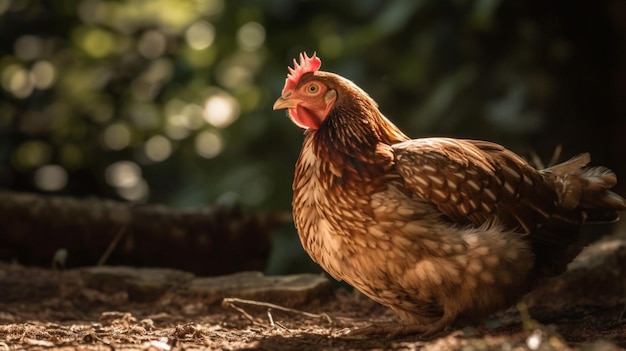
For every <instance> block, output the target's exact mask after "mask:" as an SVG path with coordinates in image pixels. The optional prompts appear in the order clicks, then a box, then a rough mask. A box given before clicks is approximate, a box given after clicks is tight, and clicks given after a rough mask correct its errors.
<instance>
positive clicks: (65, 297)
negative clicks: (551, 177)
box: [0, 246, 626, 351]
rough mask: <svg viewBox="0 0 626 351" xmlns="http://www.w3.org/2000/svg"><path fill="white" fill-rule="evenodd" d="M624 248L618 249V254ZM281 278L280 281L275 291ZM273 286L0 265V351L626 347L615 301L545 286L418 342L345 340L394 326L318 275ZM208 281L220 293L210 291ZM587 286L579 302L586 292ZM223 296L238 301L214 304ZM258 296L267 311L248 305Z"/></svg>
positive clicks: (248, 279) (168, 274) (240, 278)
mask: <svg viewBox="0 0 626 351" xmlns="http://www.w3.org/2000/svg"><path fill="white" fill-rule="evenodd" d="M625 247H626V246H625ZM623 248H624V247H621V246H620V249H619V250H618V251H620V252H621V253H622V254H623V251H624V250H623ZM620 255H621V254H620ZM611 257H613V256H611ZM613 258H615V257H613ZM622 258H623V256H619V257H618V261H617V262H616V263H617V264H618V265H623V262H624V261H623V260H622ZM603 266H606V264H603ZM596 276H597V275H596ZM294 277H295V278H294ZM283 278H284V279H286V280H285V281H287V282H288V284H286V285H285V284H283V283H280V279H283ZM283 278H274V277H262V276H261V275H260V274H256V275H255V274H252V275H250V274H243V275H241V274H239V275H237V274H236V275H232V276H228V277H221V278H210V279H211V280H204V281H201V279H200V280H198V279H196V278H193V275H191V274H189V273H185V272H180V271H172V270H158V269H154V270H151V269H136V268H128V267H100V268H99V267H92V268H87V269H69V270H62V271H58V270H50V269H43V268H33V267H23V266H20V265H15V264H0V351H1V350H24V349H29V350H31V349H41V350H52V349H54V350H155V351H158V350H161V351H167V350H194V349H205V350H246V349H248V350H251V349H255V350H256V349H262V350H455V349H462V350H571V349H581V350H605V349H606V350H619V349H623V348H626V319H625V317H624V306H625V303H626V297H624V296H623V294H622V295H619V296H613V297H610V296H608V297H607V296H604V297H601V298H587V299H585V298H583V299H581V298H580V294H575V295H576V296H577V297H576V300H577V301H576V302H575V303H572V302H571V298H572V296H574V295H571V294H565V295H564V296H559V297H558V298H556V299H555V298H544V297H545V296H551V294H552V293H551V292H550V291H553V290H550V289H551V288H546V289H543V291H542V292H539V295H537V296H535V297H534V298H530V299H527V303H526V304H525V305H521V306H522V307H518V308H511V309H509V310H507V311H504V312H502V313H499V314H497V315H495V316H494V317H492V318H491V319H490V320H489V321H488V322H486V323H483V324H481V325H478V326H473V327H464V328H463V329H454V330H451V331H448V332H445V333H442V334H441V335H437V336H434V337H433V338H430V339H429V340H420V339H419V338H418V337H416V336H405V337H399V338H381V337H362V336H361V337H355V336H350V335H349V334H348V333H347V332H348V331H350V330H353V329H355V328H361V327H364V326H367V325H370V324H372V323H381V322H393V321H397V319H396V317H395V316H394V315H393V313H391V312H390V311H388V310H387V309H386V308H383V307H381V306H379V305H377V304H376V303H374V302H372V301H371V300H369V299H367V298H365V297H364V296H362V295H360V294H358V293H352V292H348V291H345V290H341V289H339V290H337V289H332V288H331V285H330V283H329V282H328V281H327V280H326V278H324V277H321V276H319V275H301V276H285V277H283ZM194 279H196V280H194ZM202 279H204V278H202ZM215 279H217V280H215ZM255 279H257V280H259V279H260V282H259V281H255ZM263 279H265V283H267V282H268V281H269V282H270V285H272V284H273V285H280V286H281V287H279V288H278V289H277V290H271V289H269V290H268V289H266V288H259V289H251V286H253V285H263V284H265V283H264V282H263ZM268 279H269V280H268ZM575 279H579V278H575ZM614 283H615V282H614ZM281 284H282V285H281ZM564 284H565V285H564ZM594 284H595V283H594ZM216 285H220V286H222V287H224V288H216V289H214V288H215V286H216ZM556 285H559V284H556ZM566 285H567V283H561V285H560V286H561V287H557V288H558V289H561V288H562V287H563V286H566ZM596 285H597V284H596ZM599 288H600V289H602V290H603V291H605V292H606V291H607V289H606V288H605V287H599ZM581 289H582V287H580V288H579V289H577V290H579V291H580V290H581ZM585 289H591V290H593V289H592V288H585ZM591 290H589V291H583V292H582V293H583V294H582V295H588V294H594V292H593V291H591ZM608 290H610V289H608ZM617 291H618V294H620V293H619V291H622V290H617ZM231 293H232V295H233V296H240V298H233V299H226V300H225V301H224V300H223V297H228V296H227V295H228V294H231ZM609 295H614V292H609ZM292 297H293V298H292ZM242 298H247V299H248V300H243V299H242ZM257 298H258V300H257ZM250 300H254V301H250ZM261 300H264V301H272V302H273V303H274V304H275V305H271V304H266V303H261V302H255V301H261ZM524 306H528V309H526V308H524Z"/></svg>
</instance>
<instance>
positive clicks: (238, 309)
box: [228, 304, 256, 323]
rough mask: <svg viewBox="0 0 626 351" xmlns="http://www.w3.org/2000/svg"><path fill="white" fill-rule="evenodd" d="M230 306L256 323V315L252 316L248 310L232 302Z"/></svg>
mask: <svg viewBox="0 0 626 351" xmlns="http://www.w3.org/2000/svg"><path fill="white" fill-rule="evenodd" d="M228 306H229V307H231V308H232V309H234V310H236V311H238V312H239V313H241V314H242V315H243V316H244V317H246V318H247V319H249V320H250V321H251V322H252V323H256V322H255V320H254V317H252V316H251V315H250V314H249V313H248V312H246V311H245V310H244V309H243V308H241V307H238V306H236V305H234V304H230V305H228Z"/></svg>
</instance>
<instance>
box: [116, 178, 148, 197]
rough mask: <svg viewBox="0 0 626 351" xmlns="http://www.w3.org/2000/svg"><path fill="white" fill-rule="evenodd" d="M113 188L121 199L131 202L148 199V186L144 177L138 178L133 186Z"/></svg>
mask: <svg viewBox="0 0 626 351" xmlns="http://www.w3.org/2000/svg"><path fill="white" fill-rule="evenodd" d="M115 190H116V191H117V194H118V195H119V196H121V197H122V198H123V199H125V200H128V201H132V202H146V201H148V195H150V187H149V186H148V182H146V180H145V179H140V180H139V182H137V184H135V185H134V186H131V187H123V188H117V189H115Z"/></svg>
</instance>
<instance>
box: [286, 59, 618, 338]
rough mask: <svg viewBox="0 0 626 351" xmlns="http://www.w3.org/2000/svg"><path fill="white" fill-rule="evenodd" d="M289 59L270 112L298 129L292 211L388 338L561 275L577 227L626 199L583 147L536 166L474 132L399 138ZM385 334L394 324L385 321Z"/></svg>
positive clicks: (312, 246) (431, 326)
mask: <svg viewBox="0 0 626 351" xmlns="http://www.w3.org/2000/svg"><path fill="white" fill-rule="evenodd" d="M320 66H321V61H320V59H319V58H317V57H316V55H315V54H313V57H311V58H309V57H307V56H306V55H302V54H301V55H300V62H299V63H298V62H296V60H294V68H293V69H292V68H289V74H288V76H287V80H286V82H285V87H284V89H283V91H282V94H281V97H280V98H279V99H278V100H277V101H276V103H275V104H274V109H275V110H276V109H283V108H286V109H288V115H289V117H290V118H291V119H292V121H293V122H294V123H295V124H296V125H298V126H300V127H302V128H305V129H306V131H305V139H304V145H303V147H302V151H301V153H300V157H299V159H298V161H297V164H296V174H295V179H294V183H293V191H294V195H293V214H294V220H295V224H296V227H297V230H298V233H299V236H300V239H301V241H302V245H303V246H304V248H305V250H306V251H307V252H308V253H309V255H310V256H311V258H312V259H313V260H314V261H315V262H317V263H318V264H319V265H321V266H322V268H324V270H326V271H327V272H328V273H329V274H330V275H332V276H333V277H334V278H336V279H338V280H344V281H346V282H347V283H349V284H351V285H352V286H354V287H355V288H356V289H358V290H360V291H361V292H362V293H364V294H365V295H367V296H369V297H370V298H372V299H373V300H375V301H377V302H379V303H381V304H383V305H385V306H388V307H389V308H391V309H392V310H394V311H395V312H396V313H397V314H398V315H399V316H400V317H401V318H402V319H403V320H404V321H405V322H406V325H404V326H402V327H399V328H398V329H393V330H394V331H396V332H398V333H413V332H421V333H433V332H437V331H440V330H442V329H445V328H447V327H449V326H451V325H452V324H453V323H454V322H455V321H457V320H459V319H476V318H479V317H484V316H487V315H488V314H490V313H492V312H495V311H497V310H498V309H501V308H504V307H507V306H509V305H511V304H512V303H514V302H516V301H517V300H519V299H520V298H521V297H522V296H523V295H524V294H525V293H527V292H528V291H530V290H531V289H532V288H533V287H534V286H536V285H537V283H539V282H541V281H543V280H545V279H546V278H548V277H552V276H555V275H558V274H561V273H563V272H564V271H565V270H566V268H567V264H568V263H569V262H571V261H572V260H573V259H574V257H576V255H577V254H578V253H579V252H580V251H581V249H582V247H583V243H582V241H581V239H580V235H579V233H578V232H579V228H580V226H581V225H583V224H585V223H593V222H611V221H615V220H617V219H618V211H620V210H624V209H626V201H625V200H624V199H623V198H622V197H620V196H619V195H617V194H615V193H613V192H611V191H610V190H609V189H610V188H611V187H613V186H614V185H615V183H616V177H615V174H614V173H613V172H612V171H610V170H609V169H607V168H603V167H594V168H587V167H586V165H587V163H588V162H589V155H588V154H583V155H580V156H578V157H575V158H573V159H571V160H569V161H567V162H565V163H561V164H559V165H556V166H553V167H550V168H547V169H542V170H537V169H535V168H534V167H532V166H531V165H529V164H528V163H527V162H525V161H524V160H523V159H522V158H520V157H519V156H517V155H516V154H514V153H513V152H511V151H509V150H507V149H505V148H504V147H502V146H500V145H497V144H494V143H490V142H486V141H477V140H459V139H451V138H423V139H415V140H410V139H409V138H408V137H407V136H406V135H405V134H404V133H402V132H401V131H400V130H399V129H398V128H397V127H396V126H395V125H394V124H393V123H391V122H390V121H389V120H388V119H387V118H386V117H385V116H383V114H381V112H380V111H379V110H378V107H377V104H376V102H374V100H373V99H372V98H370V97H369V96H368V95H367V94H366V93H365V92H364V91H363V90H361V89H360V88H359V87H357V86H356V85H355V84H354V83H352V82H351V81H350V80H348V79H345V78H343V77H341V76H338V75H336V74H333V73H328V72H323V71H319V67H320ZM385 332H391V329H390V330H385Z"/></svg>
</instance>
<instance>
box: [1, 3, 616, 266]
mask: <svg viewBox="0 0 626 351" xmlns="http://www.w3.org/2000/svg"><path fill="white" fill-rule="evenodd" d="M625 49H626V1H619V0H613V1H600V0H589V1H571V0H554V1H545V0H544V1H540V0H532V1H503V0H502V1H500V0H482V1H465V0H421V1H415V0H397V1H384V0H365V1H362V0H359V1H357V0H352V1H288V0H273V1H260V0H259V1H230V0H84V1H69V0H55V1H44V0H13V1H11V0H0V188H2V189H10V190H15V191H28V192H42V193H46V194H63V195H72V196H79V197H83V196H93V195H95V196H99V197H105V198H113V199H119V200H123V201H129V202H132V203H139V204H140V203H147V202H150V203H163V204H167V205H170V206H173V207H194V206H200V205H204V204H213V203H215V202H228V203H232V202H240V203H242V204H243V206H244V207H245V208H246V209H247V210H248V211H289V209H290V202H291V181H292V176H293V165H294V163H295V160H296V158H297V155H298V152H299V150H300V143H301V141H302V131H301V130H299V129H298V128H297V127H296V126H295V125H293V124H292V123H291V122H290V121H289V119H287V118H286V117H285V112H284V111H272V108H271V106H272V104H273V102H274V100H275V99H276V98H277V97H278V96H279V94H280V91H281V89H282V85H283V83H284V79H285V75H286V73H287V70H286V67H287V65H288V64H289V65H290V64H291V59H292V58H293V57H295V56H296V55H297V54H298V53H299V52H300V51H307V52H308V53H312V52H313V51H317V54H318V56H319V57H321V59H322V61H323V65H322V69H323V70H327V71H332V72H336V73H339V74H341V75H343V76H345V77H347V78H350V79H352V80H353V81H355V82H356V83H357V84H358V85H359V86H361V87H362V88H363V89H364V90H365V91H367V92H368V93H369V94H370V95H371V96H372V97H374V99H375V100H376V101H377V102H378V103H379V105H380V108H381V110H382V111H383V113H385V114H386V115H387V116H388V117H390V118H391V119H392V120H393V121H395V122H397V124H398V125H399V126H400V127H401V128H402V129H403V130H404V131H405V132H406V133H407V134H408V135H410V136H412V137H420V136H454V137H462V138H476V139H487V140H492V141H496V142H499V143H502V144H504V145H506V146H507V147H509V148H511V149H512V150H514V151H516V152H518V153H521V154H523V155H530V154H531V153H536V154H537V155H538V156H539V157H540V158H541V159H543V160H548V159H550V157H551V156H552V154H553V151H554V150H555V148H556V147H557V146H558V145H562V146H563V152H562V156H561V160H563V159H565V158H568V157H570V156H573V155H575V154H578V153H581V152H585V151H590V152H591V153H592V159H593V164H594V165H600V164H601V165H604V166H607V167H610V168H612V169H614V170H615V171H616V172H617V173H618V175H621V176H622V178H623V179H626V165H625V164H624V162H623V160H624V159H626V116H625V115H626V60H625V56H624V55H625ZM624 184H626V181H625V182H622V183H621V184H618V187H617V190H618V192H620V193H622V194H625V193H626V186H625V185H624ZM0 216H1V214H0ZM285 238H288V239H285ZM276 242H277V245H276V252H277V255H276V256H277V257H283V259H275V260H274V261H273V263H272V264H271V265H270V267H268V271H270V272H284V271H298V270H300V268H299V267H297V266H293V265H290V264H285V263H284V262H285V261H289V260H288V259H285V258H284V256H294V257H299V256H300V255H302V251H301V249H300V248H299V243H298V241H297V239H296V236H295V230H293V228H292V227H291V226H286V227H285V228H282V229H281V230H279V231H278V232H277V234H276ZM276 262H281V263H276Z"/></svg>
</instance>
